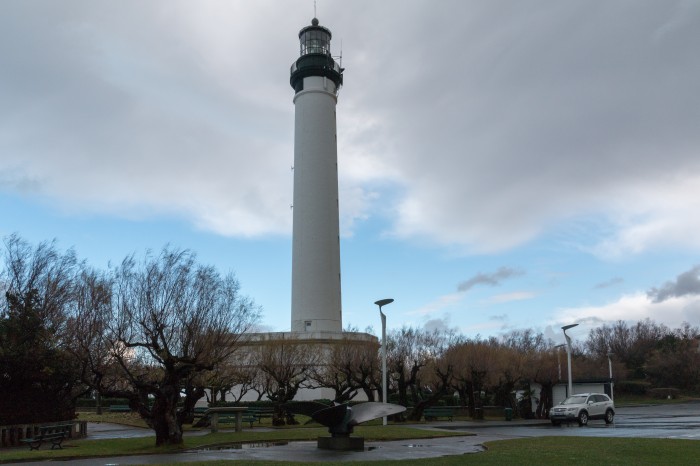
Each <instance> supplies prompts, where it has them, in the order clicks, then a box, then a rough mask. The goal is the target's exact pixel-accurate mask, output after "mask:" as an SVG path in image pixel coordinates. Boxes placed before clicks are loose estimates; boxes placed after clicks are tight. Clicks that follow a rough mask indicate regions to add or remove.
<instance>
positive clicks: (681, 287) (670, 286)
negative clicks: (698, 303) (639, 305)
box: [647, 265, 700, 303]
mask: <svg viewBox="0 0 700 466" xmlns="http://www.w3.org/2000/svg"><path fill="white" fill-rule="evenodd" d="M697 294H700V265H696V266H695V267H693V268H692V269H690V270H688V271H687V272H683V273H682V274H680V275H678V277H676V280H675V281H668V282H666V283H664V284H663V285H662V286H661V287H659V288H651V289H650V290H649V291H647V296H648V297H649V298H650V299H651V300H652V301H653V302H655V303H660V302H662V301H666V300H667V299H669V298H680V297H681V296H688V295H697Z"/></svg>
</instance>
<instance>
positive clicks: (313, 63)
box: [289, 53, 343, 92]
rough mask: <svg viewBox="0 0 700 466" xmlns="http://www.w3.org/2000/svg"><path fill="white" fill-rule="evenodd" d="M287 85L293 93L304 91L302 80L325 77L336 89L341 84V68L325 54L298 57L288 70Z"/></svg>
mask: <svg viewBox="0 0 700 466" xmlns="http://www.w3.org/2000/svg"><path fill="white" fill-rule="evenodd" d="M290 73H291V77H290V78H289V83H290V84H291V85H292V87H293V88H294V91H295V92H299V91H302V90H303V89H304V78H306V77H309V76H325V77H326V78H328V79H331V80H332V81H333V82H335V85H336V87H340V85H342V84H343V68H341V67H340V65H339V64H338V63H337V62H336V61H335V60H334V59H333V57H331V56H330V55H326V54H325V53H310V54H306V55H303V56H302V57H299V59H298V60H297V61H295V62H294V63H293V64H292V67H291V69H290Z"/></svg>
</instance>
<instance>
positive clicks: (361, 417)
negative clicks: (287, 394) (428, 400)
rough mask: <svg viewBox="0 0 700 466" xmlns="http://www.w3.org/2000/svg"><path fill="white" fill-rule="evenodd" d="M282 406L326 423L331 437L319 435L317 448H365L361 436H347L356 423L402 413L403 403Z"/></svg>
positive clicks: (313, 403)
mask: <svg viewBox="0 0 700 466" xmlns="http://www.w3.org/2000/svg"><path fill="white" fill-rule="evenodd" d="M285 408H286V409H287V410H289V411H291V412H293V413H295V414H304V415H306V416H310V417H311V419H313V420H314V421H316V422H318V423H319V424H321V425H324V426H326V427H328V432H329V433H330V434H331V436H330V437H319V438H318V448H321V449H324V450H359V451H362V450H364V445H365V439H364V438H363V437H350V434H352V432H353V429H354V427H355V426H356V425H358V424H361V423H363V422H367V421H371V420H372V419H379V418H380V417H384V416H391V415H392V414H398V413H402V412H404V411H405V410H406V408H405V407H404V406H400V405H395V404H391V403H377V402H367V403H359V404H356V405H353V406H350V405H348V404H347V403H343V404H338V403H336V404H334V405H332V406H328V405H324V404H323V403H318V402H315V401H302V402H296V403H289V404H288V405H286V406H285Z"/></svg>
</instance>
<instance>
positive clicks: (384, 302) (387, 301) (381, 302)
mask: <svg viewBox="0 0 700 466" xmlns="http://www.w3.org/2000/svg"><path fill="white" fill-rule="evenodd" d="M393 302H394V300H393V299H392V298H387V299H380V300H379V301H375V302H374V304H376V305H377V306H379V316H380V317H381V318H382V402H383V403H386V316H385V315H384V313H383V312H382V306H386V305H387V304H391V303H393ZM382 423H383V424H384V425H386V424H387V419H386V416H384V418H383V419H382Z"/></svg>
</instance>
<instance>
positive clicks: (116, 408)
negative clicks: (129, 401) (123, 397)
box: [109, 405, 131, 413]
mask: <svg viewBox="0 0 700 466" xmlns="http://www.w3.org/2000/svg"><path fill="white" fill-rule="evenodd" d="M109 412H110V413H130V412H131V408H129V405H109Z"/></svg>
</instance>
